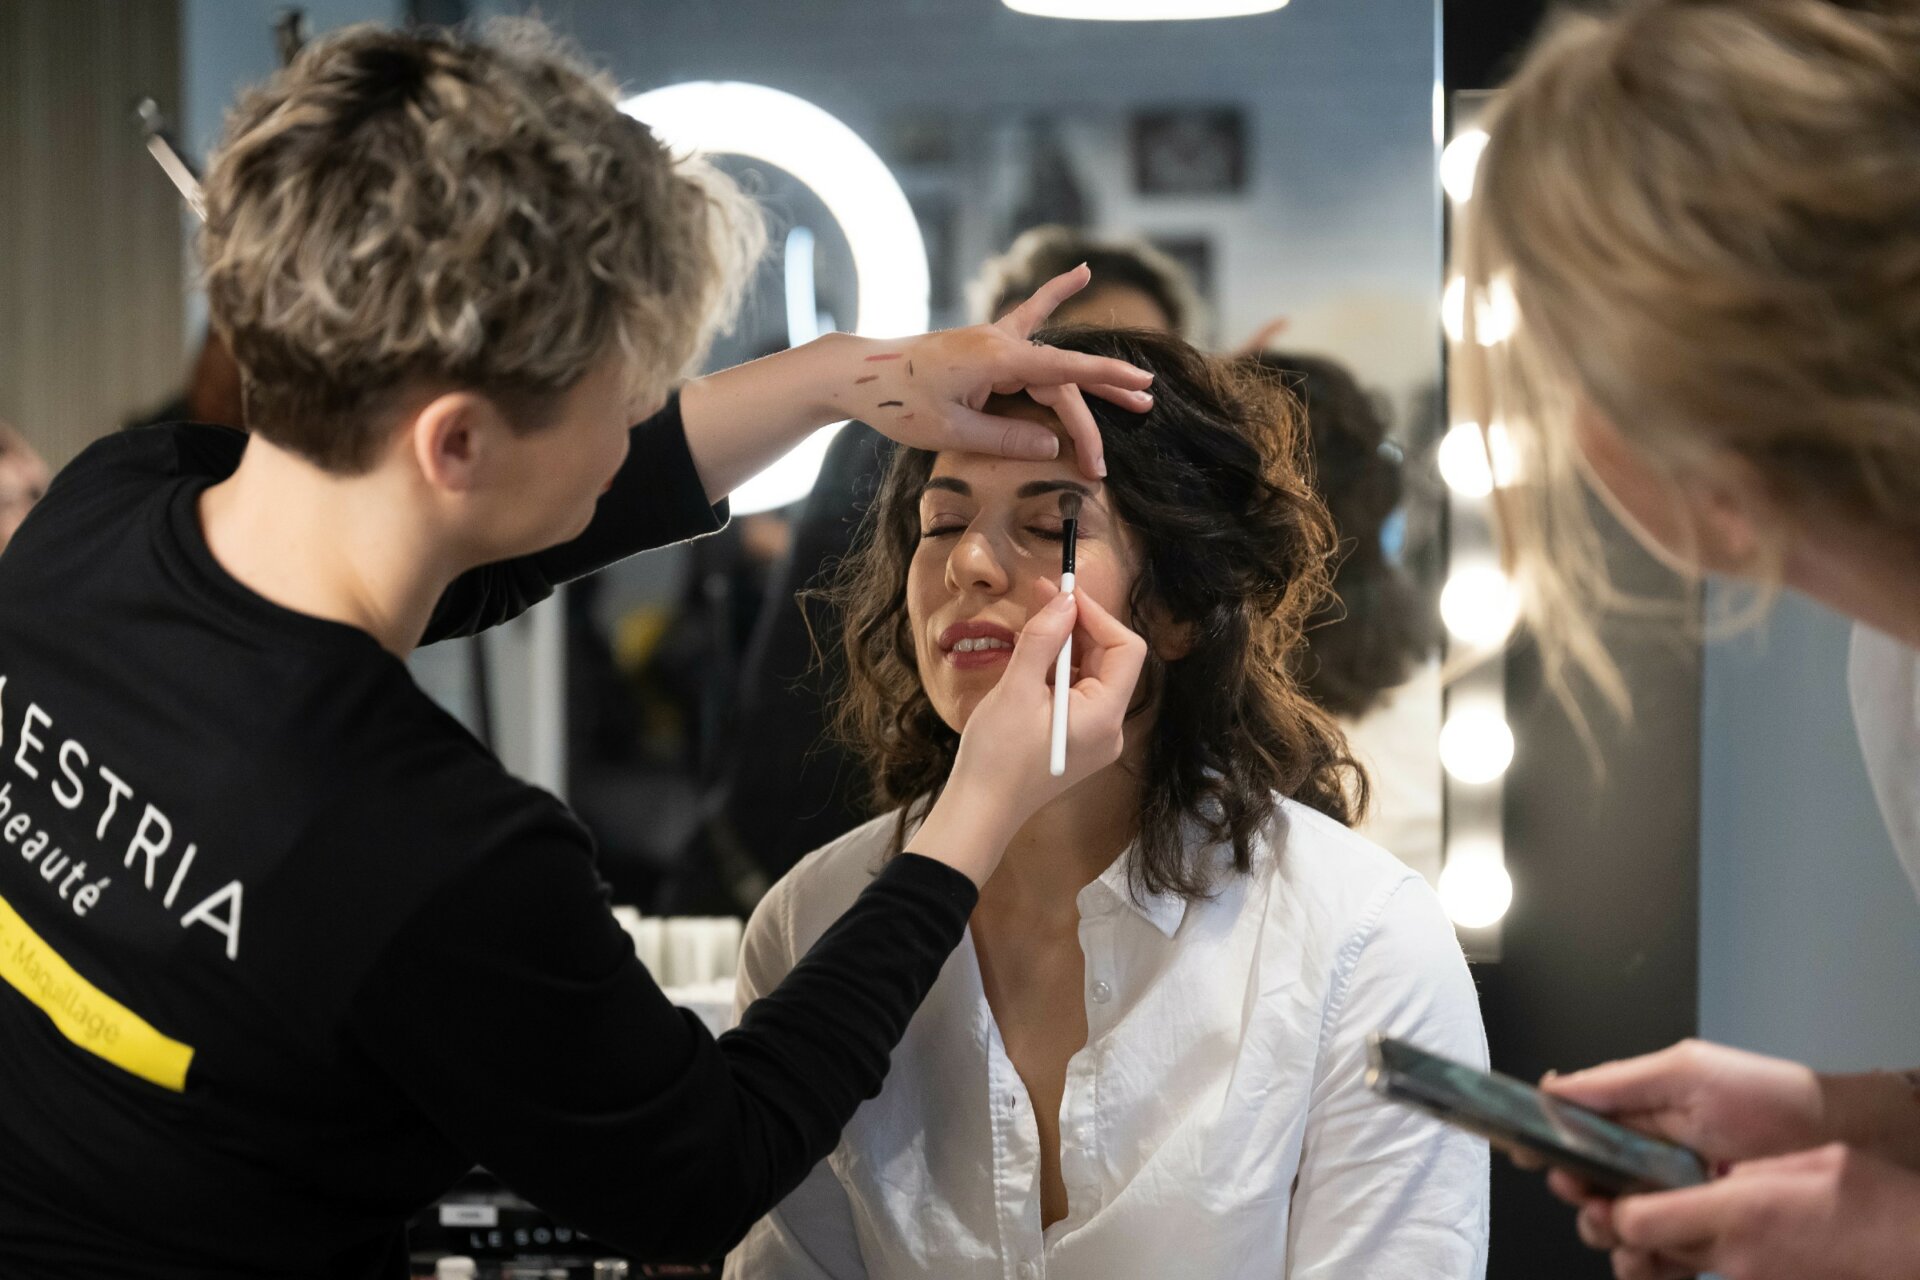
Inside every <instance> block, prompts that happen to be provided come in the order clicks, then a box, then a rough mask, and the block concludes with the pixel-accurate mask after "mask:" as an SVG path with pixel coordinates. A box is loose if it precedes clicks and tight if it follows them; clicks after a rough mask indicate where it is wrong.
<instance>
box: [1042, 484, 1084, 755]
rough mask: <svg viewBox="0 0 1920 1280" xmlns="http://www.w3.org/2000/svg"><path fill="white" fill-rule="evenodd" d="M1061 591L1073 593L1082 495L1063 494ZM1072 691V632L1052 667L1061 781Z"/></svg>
mask: <svg viewBox="0 0 1920 1280" xmlns="http://www.w3.org/2000/svg"><path fill="white" fill-rule="evenodd" d="M1060 521H1061V526H1060V589H1061V590H1062V591H1064V592H1066V593H1067V594H1069V595H1071V594H1073V552H1074V543H1075V541H1076V540H1077V539H1078V537H1079V534H1080V495H1079V494H1077V493H1071V492H1068V493H1062V494H1061V495H1060ZM1072 688H1073V633H1072V632H1068V633H1067V642H1066V643H1065V644H1063V645H1061V646H1060V658H1059V660H1058V661H1057V662H1055V663H1054V666H1053V755H1052V758H1051V759H1050V760H1049V761H1048V768H1049V769H1050V770H1051V772H1052V773H1053V776H1054V777H1056V778H1058V777H1060V776H1061V775H1063V774H1065V773H1066V771H1067V694H1068V692H1070V691H1071V690H1072Z"/></svg>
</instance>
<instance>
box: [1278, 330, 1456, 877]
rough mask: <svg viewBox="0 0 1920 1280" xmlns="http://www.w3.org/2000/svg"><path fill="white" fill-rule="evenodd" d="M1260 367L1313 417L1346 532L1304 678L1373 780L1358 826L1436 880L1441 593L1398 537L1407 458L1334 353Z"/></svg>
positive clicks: (1337, 519)
mask: <svg viewBox="0 0 1920 1280" xmlns="http://www.w3.org/2000/svg"><path fill="white" fill-rule="evenodd" d="M1255 361H1256V363H1257V364H1258V365H1259V366H1260V367H1261V368H1263V369H1265V370H1267V371H1268V373H1269V374H1270V375H1271V376H1273V377H1274V378H1276V379H1278V380H1279V381H1280V382H1281V384H1282V385H1284V386H1286V387H1287V388H1288V390H1290V391H1291V392H1292V393H1293V394H1294V395H1295V396H1297V397H1299V399H1300V402H1301V406H1302V407H1303V408H1304V409H1305V411H1306V418H1307V429H1308V446H1307V447H1308V454H1309V457H1310V459H1311V464H1312V475H1313V486H1314V489H1315V490H1316V491H1317V492H1318V493H1319V494H1320V498H1321V500H1322V501H1323V502H1325V503H1326V504H1327V510H1328V512H1329V513H1330V514H1331V515H1332V516H1333V524H1334V528H1335V529H1336V530H1337V531H1338V534H1339V550H1338V552H1337V553H1336V562H1335V569H1334V575H1333V596H1334V598H1333V599H1332V600H1330V601H1329V602H1328V603H1327V605H1326V606H1325V607H1324V608H1323V609H1322V610H1321V611H1320V612H1319V613H1318V614H1317V615H1315V617H1314V618H1313V620H1312V621H1311V622H1310V623H1309V624H1308V627H1307V643H1306V647H1305V648H1304V649H1302V650H1301V651H1299V653H1298V654H1297V655H1296V659H1295V662H1296V674H1297V675H1298V676H1299V677H1300V679H1301V681H1302V682H1303V684H1304V685H1305V686H1306V690H1307V694H1308V696H1309V697H1311V698H1312V699H1313V700H1314V701H1315V702H1318V703H1319V704H1320V705H1321V706H1322V707H1325V708H1326V709H1327V710H1328V711H1330V712H1332V713H1333V714H1334V716H1335V717H1337V718H1338V720H1339V722H1340V727H1341V729H1342V730H1344V731H1345V733H1346V735H1347V743H1348V745H1349V746H1350V747H1351V748H1352V749H1353V753H1354V757H1355V759H1357V760H1359V761H1360V763H1361V764H1362V765H1363V766H1364V767H1365V768H1366V770H1367V776H1368V778H1369V779H1370V780H1371V781H1372V784H1373V802H1372V804H1371V805H1370V806H1369V809H1368V813H1367V816H1366V817H1365V818H1364V819H1363V820H1362V821H1361V822H1360V824H1359V825H1358V826H1357V827H1355V830H1357V831H1359V832H1361V833H1362V834H1363V835H1365V836H1367V837H1368V838H1369V839H1371V840H1373V841H1375V842H1376V843H1378V844H1381V845H1384V846H1385V847H1386V848H1388V849H1390V850H1392V851H1393V852H1394V853H1395V854H1397V855H1398V856H1399V857H1400V858H1401V859H1402V860H1403V861H1405V862H1406V863H1408V864H1409V865H1410V866H1413V867H1416V868H1418V869H1419V870H1420V871H1422V872H1423V873H1425V874H1427V875H1428V876H1429V877H1432V876H1437V875H1438V873H1439V870H1440V820H1441V804H1440V789H1439V787H1438V786H1437V785H1436V783H1437V778H1436V773H1435V761H1434V746H1433V744H1434V742H1435V741H1436V740H1437V738H1438V736H1439V733H1440V664H1439V661H1438V650H1437V644H1436V642H1437V640H1438V635H1437V632H1438V630H1439V628H1438V627H1437V626H1436V625H1435V618H1434V604H1433V600H1432V598H1431V597H1430V596H1429V595H1427V594H1424V593H1422V592H1421V591H1420V590H1419V588H1418V587H1417V586H1416V585H1415V584H1414V582H1413V580H1412V579H1411V578H1410V577H1408V575H1407V573H1406V572H1405V570H1403V569H1402V568H1401V567H1400V565H1399V564H1398V562H1397V561H1396V559H1395V556H1394V551H1395V550H1397V548H1393V547H1390V546H1389V540H1390V539H1391V538H1393V537H1394V536H1395V534H1396V533H1397V532H1398V528H1399V526H1397V525H1396V522H1395V520H1394V516H1395V513H1397V512H1398V511H1399V510H1400V508H1401V504H1402V501H1403V499H1404V497H1405V491H1404V485H1403V481H1402V469H1403V458H1404V455H1403V454H1402V453H1401V451H1400V447H1399V446H1398V445H1396V444H1395V443H1394V442H1393V441H1392V440H1391V439H1390V438H1389V433H1388V427H1387V420H1386V416H1385V413H1384V412H1383V410H1382V409H1381V406H1380V403H1379V401H1378V400H1377V399H1376V398H1375V397H1373V396H1370V395H1368V394H1367V392H1366V391H1365V390H1364V389H1363V388H1362V387H1361V386H1360V384H1359V382H1358V381H1357V380H1356V379H1355V378H1354V376H1353V374H1352V373H1351V372H1349V371H1348V370H1347V368H1346V367H1345V366H1343V365H1341V364H1340V363H1338V362H1337V361H1334V360H1330V359H1327V358H1326V357H1324V356H1313V355H1306V354H1304V353H1299V352H1290V351H1286V352H1283V351H1267V352H1264V353H1262V354H1261V355H1259V356H1257V357H1255Z"/></svg>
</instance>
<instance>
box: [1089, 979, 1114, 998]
mask: <svg viewBox="0 0 1920 1280" xmlns="http://www.w3.org/2000/svg"><path fill="white" fill-rule="evenodd" d="M1111 999H1113V988H1112V987H1110V986H1108V985H1107V984H1106V983H1105V982H1104V981H1102V982H1096V983H1094V984H1093V1002H1094V1003H1095V1004H1105V1003H1106V1002H1107V1001H1109V1000H1111Z"/></svg>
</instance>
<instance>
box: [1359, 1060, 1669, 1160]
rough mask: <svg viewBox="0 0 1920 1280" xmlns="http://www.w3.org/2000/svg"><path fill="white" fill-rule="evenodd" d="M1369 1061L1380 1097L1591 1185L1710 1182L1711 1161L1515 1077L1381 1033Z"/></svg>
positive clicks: (1369, 1080) (1369, 1079) (1371, 1082)
mask: <svg viewBox="0 0 1920 1280" xmlns="http://www.w3.org/2000/svg"><path fill="white" fill-rule="evenodd" d="M1367 1062H1368V1067H1367V1084H1368V1086H1369V1087H1371V1088H1372V1089H1373V1091H1374V1092H1376V1093H1378V1094H1380V1095H1382V1096H1383V1097H1386V1098H1391V1099H1393V1100H1394V1101H1396V1102H1400V1103H1403V1104H1405V1105H1407V1106H1412V1107H1417V1108H1419V1109H1420V1110H1422V1111H1425V1112H1427V1113H1429V1114H1431V1115H1433V1116H1436V1117H1438V1118H1439V1119H1441V1120H1444V1121H1446V1122H1447V1123H1448V1124H1451V1125H1456V1126H1458V1127H1459V1128H1462V1129H1466V1130H1468V1131H1469V1132H1472V1133H1477V1134H1479V1135H1480V1136H1481V1137H1483V1138H1486V1139H1487V1140H1488V1141H1490V1142H1493V1143H1495V1144H1496V1145H1498V1146H1501V1147H1505V1148H1509V1149H1517V1150H1521V1151H1527V1152H1531V1153H1532V1154H1534V1155H1537V1156H1538V1157H1539V1158H1540V1159H1541V1160H1542V1161H1544V1162H1545V1163H1547V1164H1549V1165H1552V1166H1553V1167H1555V1168H1558V1169H1565V1170H1566V1171H1567V1172H1569V1173H1572V1174H1575V1175H1577V1176H1578V1177H1580V1178H1582V1179H1584V1180H1585V1181H1586V1182H1587V1183H1588V1184H1589V1185H1591V1186H1593V1187H1596V1188H1601V1189H1604V1190H1608V1191H1612V1192H1615V1193H1616V1194H1624V1193H1627V1192H1634V1191H1670V1190H1673V1189H1674V1188H1677V1187H1690V1186H1695V1185H1697V1184H1699V1183H1702V1182H1705V1181H1706V1180H1707V1168H1706V1165H1705V1164H1704V1163H1703V1162H1702V1161H1701V1159H1700V1157H1699V1156H1697V1155H1695V1154H1694V1153H1693V1152H1692V1151H1689V1150H1688V1149H1687V1148H1685V1147H1683V1146H1680V1145H1678V1144H1677V1143H1672V1142H1666V1141H1663V1140H1662V1139H1659V1138H1652V1137H1648V1136H1647V1135H1646V1134H1643V1133H1637V1132H1635V1131H1634V1130H1632V1129H1629V1128H1627V1127H1626V1126H1625V1125H1620V1124H1615V1123H1614V1122H1613V1121H1611V1120H1609V1119H1607V1118H1606V1117H1605V1116H1602V1115H1600V1114H1599V1113H1597V1112H1594V1111H1589V1110H1587V1109H1586V1108H1585V1107H1579V1106H1575V1105H1574V1104H1573V1103H1571V1102H1567V1101H1565V1100H1563V1099H1560V1098H1555V1097H1551V1096H1549V1095H1547V1094H1544V1093H1541V1092H1540V1091H1539V1090H1538V1089H1536V1088H1534V1087H1533V1086H1532V1085H1529V1084H1524V1083H1522V1082H1521V1081H1519V1080H1515V1079H1513V1078H1512V1077H1511V1076H1503V1075H1499V1074H1497V1073H1495V1072H1491V1071H1481V1070H1479V1069H1478V1068H1475V1067H1470V1066H1468V1065H1466V1064H1465V1063H1462V1062H1455V1061H1453V1060H1451V1059H1449V1058H1442V1057H1440V1056H1438V1055H1436V1054H1431V1053H1428V1052H1426V1051H1425V1050H1424V1049H1420V1048H1418V1047H1416V1046H1414V1045H1411V1044H1409V1043H1407V1042H1406V1041H1404V1040H1396V1039H1394V1038H1393V1037H1391V1036H1387V1035H1383V1034H1380V1033H1378V1032H1376V1033H1375V1034H1374V1035H1373V1036H1372V1037H1371V1038H1370V1039H1369V1040H1368V1042H1367Z"/></svg>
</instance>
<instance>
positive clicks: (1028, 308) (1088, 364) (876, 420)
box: [680, 266, 1153, 502]
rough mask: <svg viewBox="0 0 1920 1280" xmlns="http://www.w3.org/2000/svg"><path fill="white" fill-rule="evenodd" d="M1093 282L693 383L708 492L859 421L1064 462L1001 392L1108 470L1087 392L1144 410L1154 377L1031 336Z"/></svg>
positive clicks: (1083, 276) (921, 442)
mask: <svg viewBox="0 0 1920 1280" xmlns="http://www.w3.org/2000/svg"><path fill="white" fill-rule="evenodd" d="M1088 279H1089V275H1088V272H1087V269H1086V268H1085V267H1084V266H1083V267H1079V268H1076V269H1075V270H1072V271H1069V272H1067V273H1065V274H1064V275H1059V276H1055V277H1054V278H1053V279H1052V280H1049V281H1048V282H1047V283H1046V284H1044V285H1042V286H1041V287H1040V288H1039V290H1037V291H1036V292H1035V293H1034V295H1033V296H1032V297H1031V298H1029V299H1027V300H1026V301H1025V302H1023V303H1021V304H1020V305H1019V306H1018V307H1016V308H1014V309H1013V310H1012V311H1010V312H1008V313H1007V315H1006V316H1004V317H1003V318H1001V319H1000V320H998V321H996V322H995V323H993V324H977V325H972V326H970V327H968V328H964V329H948V330H944V331H942V332H940V333H928V334H922V335H920V336H919V337H916V338H896V339H884V340H883V339H876V338H862V337H857V336H854V335H852V334H840V333H831V334H828V335H826V336H825V337H823V338H820V339H817V340H816V341H813V342H810V343H808V344H806V345H805V346H803V347H796V348H794V349H793V350H791V351H783V352H780V353H779V354H778V355H772V356H768V357H766V358H765V359H764V360H756V361H754V362H753V363H752V364H744V365H741V366H739V367H738V368H734V369H727V370H725V371H723V372H720V373H715V374H709V375H707V376H706V377H704V378H697V379H695V380H694V381H692V382H689V383H688V384H687V385H686V386H685V387H684V388H683V389H682V391H681V398H680V408H681V414H682V416H683V418H684V419H685V421H686V431H687V446H688V448H689V450H690V451H691V452H692V454H693V460H694V465H695V466H697V467H698V468H699V471H700V478H701V480H702V482H703V483H704V485H705V487H706V491H707V496H708V498H710V499H711V500H713V501H715V502H718V501H719V500H720V499H721V498H722V497H725V496H726V495H727V494H728V493H730V492H732V490H733V489H734V488H735V487H736V486H737V485H739V484H740V483H741V482H742V481H744V480H746V479H747V478H748V477H750V476H752V475H754V474H755V473H756V472H758V471H760V470H761V469H763V468H764V467H766V466H767V465H768V464H769V463H771V462H772V461H773V460H774V459H775V458H778V457H779V456H780V455H781V454H783V453H785V452H786V451H787V450H788V449H790V448H792V447H793V446H794V445H796V444H798V443H799V442H800V441H801V440H802V439H804V438H805V437H806V436H807V435H808V434H809V433H810V432H812V431H814V430H815V429H817V428H819V427H823V426H826V425H827V424H828V423H831V422H837V421H840V420H842V419H847V418H853V419H858V420H859V421H861V422H865V423H868V424H870V425H872V426H873V427H874V428H875V429H876V430H878V431H880V432H881V433H883V434H885V435H888V436H891V437H892V438H893V439H895V440H898V441H900V442H901V443H903V444H908V445H912V446H913V447H915V448H917V449H929V450H933V451H935V452H938V451H941V450H956V451H959V452H962V453H990V454H999V455H1001V456H1003V457H1009V458H1026V459H1044V458H1052V457H1055V456H1057V455H1058V454H1059V451H1060V447H1061V445H1060V438H1059V437H1058V436H1057V435H1055V434H1054V433H1053V432H1052V431H1051V430H1049V429H1047V428H1046V427H1043V426H1040V425H1039V424H1037V423H1034V422H1031V421H1027V420H1024V419H1020V418H1009V417H1004V416H1001V415H998V414H993V413H988V412H985V411H984V410H985V406H986V404H987V401H988V400H989V399H991V398H992V397H993V396H995V395H1009V394H1012V393H1014V392H1018V391H1025V392H1026V393H1027V395H1028V396H1029V397H1030V398H1031V399H1033V400H1035V401H1036V402H1038V403H1040V404H1044V405H1046V406H1047V407H1048V408H1050V409H1052V410H1053V411H1054V413H1055V414H1056V415H1058V417H1059V419H1060V422H1061V425H1062V426H1064V427H1065V428H1066V434H1067V438H1068V439H1069V440H1070V441H1072V444H1073V449H1074V453H1075V456H1076V459H1077V460H1078V462H1079V464H1080V469H1081V470H1082V471H1083V472H1085V473H1086V474H1087V475H1088V476H1089V477H1092V478H1096V479H1097V478H1099V477H1100V476H1103V475H1105V474H1106V461H1105V455H1104V451H1103V450H1102V448H1101V445H1100V430H1099V428H1098V427H1097V426H1095V425H1094V420H1093V415H1092V414H1091V413H1090V412H1088V410H1087V406H1086V402H1085V401H1084V400H1083V399H1082V393H1083V392H1084V393H1085V394H1087V395H1093V396H1098V397H1100V398H1101V399H1103V400H1110V401H1112V402H1113V403H1114V404H1117V405H1119V406H1121V407H1122V408H1124V409H1128V410H1131V411H1132V412H1134V413H1145V412H1146V411H1147V410H1148V409H1149V408H1151V407H1152V405H1153V397H1152V396H1151V395H1150V394H1149V393H1148V391H1147V388H1148V386H1150V385H1151V384H1152V381H1153V375H1152V374H1150V373H1148V372H1146V371H1145V370H1143V369H1137V368H1135V367H1134V366H1133V365H1130V364H1127V363H1126V362H1125V361H1121V360H1110V359H1107V358H1105V357H1102V356H1092V355H1087V354H1085V353H1084V352H1078V351H1062V350H1060V349H1058V348H1056V347H1047V346H1038V345H1035V344H1034V343H1033V342H1031V341H1030V339H1031V337H1032V336H1033V334H1034V332H1035V331H1036V330H1037V329H1039V328H1040V326H1041V325H1043V324H1045V323H1046V320H1047V317H1048V316H1050V315H1052V314H1053V311H1054V308H1056V307H1058V306H1059V305H1060V304H1061V303H1062V302H1065V301H1066V300H1067V299H1068V298H1071V297H1072V296H1073V295H1074V294H1076V293H1078V292H1080V290H1082V289H1084V288H1086V286H1087V281H1088Z"/></svg>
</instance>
